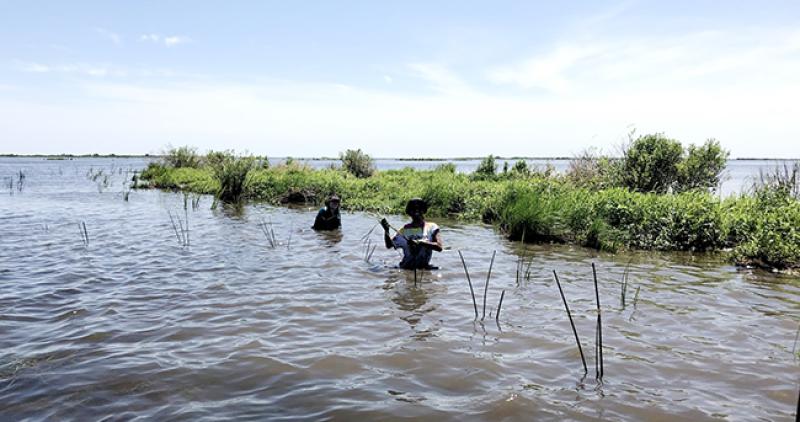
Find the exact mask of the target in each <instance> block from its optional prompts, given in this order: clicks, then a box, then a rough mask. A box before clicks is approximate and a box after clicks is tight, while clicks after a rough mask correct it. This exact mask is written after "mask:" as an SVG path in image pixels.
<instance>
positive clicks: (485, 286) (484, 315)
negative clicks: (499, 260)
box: [481, 251, 497, 321]
mask: <svg viewBox="0 0 800 422" xmlns="http://www.w3.org/2000/svg"><path fill="white" fill-rule="evenodd" d="M495 255H497V251H494V252H492V260H491V261H490V262H489V272H488V273H487V274H486V284H484V285H483V314H482V315H481V321H483V319H484V318H485V317H486V295H487V293H489V279H490V278H492V266H493V265H494V256H495Z"/></svg>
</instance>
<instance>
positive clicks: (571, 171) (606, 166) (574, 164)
mask: <svg viewBox="0 0 800 422" xmlns="http://www.w3.org/2000/svg"><path fill="white" fill-rule="evenodd" d="M621 167H622V161H621V160H619V159H614V158H611V157H608V156H606V155H602V154H600V153H599V152H597V151H596V150H594V149H591V148H590V149H586V150H584V151H583V152H581V153H580V154H578V155H576V156H575V157H573V158H572V160H570V162H569V167H568V169H567V174H566V177H567V180H569V181H571V182H572V183H574V184H576V185H578V186H583V187H589V188H598V189H603V188H610V187H619V186H623V183H622V176H621V175H622V168H621Z"/></svg>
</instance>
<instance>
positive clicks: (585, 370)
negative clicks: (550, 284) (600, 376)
mask: <svg viewBox="0 0 800 422" xmlns="http://www.w3.org/2000/svg"><path fill="white" fill-rule="evenodd" d="M553 277H554V278H555V279H556V285H557V286H558V292H559V293H561V300H562V301H564V309H566V310H567V317H569V325H571V326H572V333H573V334H575V343H577V344H578V352H580V354H581V362H583V373H584V374H585V373H587V372H589V370H588V369H587V368H586V358H585V357H584V356H583V348H582V347H581V340H580V339H579V338H578V330H576V329H575V322H574V321H573V320H572V313H571V312H570V311H569V305H568V304H567V298H566V297H564V290H563V289H562V288H561V282H560V281H558V274H557V273H556V270H553Z"/></svg>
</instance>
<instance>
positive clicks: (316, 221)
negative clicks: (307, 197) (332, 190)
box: [311, 210, 324, 230]
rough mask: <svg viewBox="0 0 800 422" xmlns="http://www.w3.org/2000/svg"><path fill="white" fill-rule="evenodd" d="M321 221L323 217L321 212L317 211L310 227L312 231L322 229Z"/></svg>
mask: <svg viewBox="0 0 800 422" xmlns="http://www.w3.org/2000/svg"><path fill="white" fill-rule="evenodd" d="M323 220H324V217H323V215H322V210H319V212H318V213H317V216H316V218H314V225H313V226H311V228H312V229H314V230H319V229H321V228H322V224H323V223H322V222H323Z"/></svg>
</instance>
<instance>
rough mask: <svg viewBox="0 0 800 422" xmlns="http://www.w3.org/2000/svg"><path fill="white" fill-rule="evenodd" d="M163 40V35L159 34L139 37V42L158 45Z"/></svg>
mask: <svg viewBox="0 0 800 422" xmlns="http://www.w3.org/2000/svg"><path fill="white" fill-rule="evenodd" d="M160 40H161V35H158V34H143V35H141V36H140V37H139V41H150V42H154V43H158V42H159V41H160Z"/></svg>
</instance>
